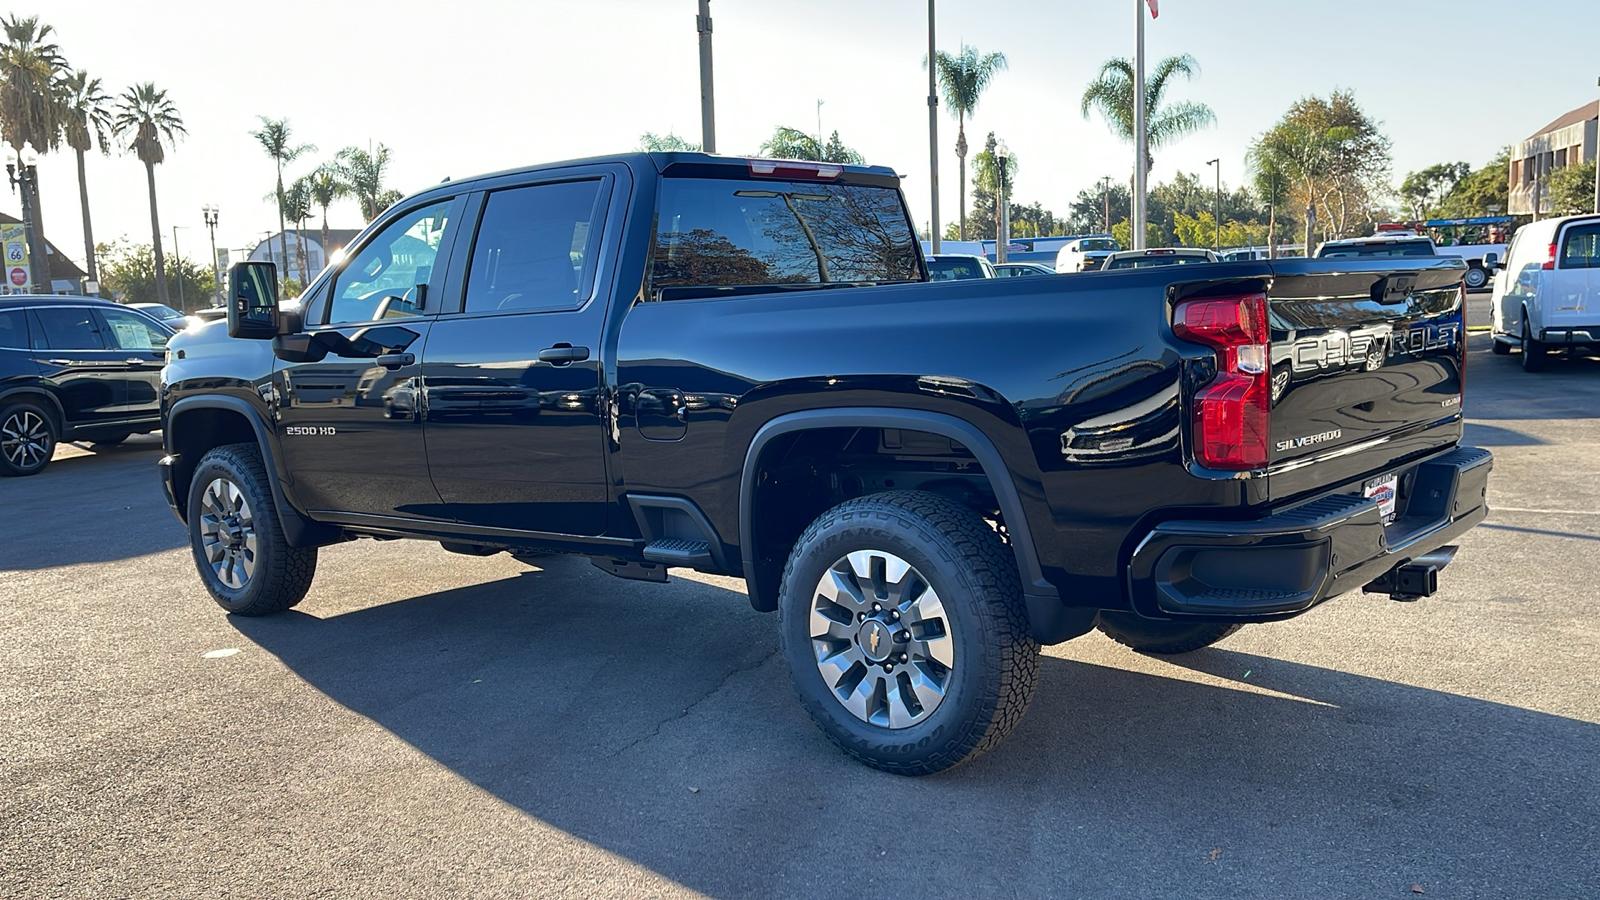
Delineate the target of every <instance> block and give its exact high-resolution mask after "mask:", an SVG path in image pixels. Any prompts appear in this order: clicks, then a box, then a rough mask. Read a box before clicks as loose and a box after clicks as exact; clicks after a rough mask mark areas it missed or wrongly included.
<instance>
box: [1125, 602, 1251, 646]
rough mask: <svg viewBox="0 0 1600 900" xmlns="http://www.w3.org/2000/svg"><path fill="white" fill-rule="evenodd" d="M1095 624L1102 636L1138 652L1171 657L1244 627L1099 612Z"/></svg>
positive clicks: (1208, 643) (1211, 642) (1215, 640)
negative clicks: (1166, 620)
mask: <svg viewBox="0 0 1600 900" xmlns="http://www.w3.org/2000/svg"><path fill="white" fill-rule="evenodd" d="M1095 627H1097V628H1099V629H1100V631H1101V633H1103V634H1104V635H1105V636H1106V637H1108V638H1111V639H1112V640H1113V641H1116V642H1117V643H1119V644H1122V645H1123V646H1126V647H1131V648H1133V649H1134V650H1137V651H1139V652H1140V653H1154V654H1156V655H1158V656H1173V655H1176V654H1179V653H1189V652H1191V651H1194V650H1199V649H1200V648H1201V647H1209V646H1211V645H1212V644H1215V643H1216V642H1217V641H1220V640H1222V639H1223V638H1225V637H1228V636H1229V635H1232V634H1233V633H1234V632H1236V631H1238V630H1239V629H1241V628H1243V627H1244V626H1243V625H1239V624H1233V623H1228V622H1158V621H1155V620H1152V619H1144V618H1140V617H1139V616H1136V615H1134V614H1133V613H1124V612H1102V613H1101V614H1100V619H1099V621H1098V622H1096V623H1095Z"/></svg>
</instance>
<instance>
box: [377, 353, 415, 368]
mask: <svg viewBox="0 0 1600 900" xmlns="http://www.w3.org/2000/svg"><path fill="white" fill-rule="evenodd" d="M416 361H417V357H416V356H415V355H413V354H410V353H385V354H383V355H382V356H380V357H378V365H380V366H383V367H384V368H385V369H388V370H389V371H391V372H392V371H394V370H395V369H398V368H400V367H402V366H409V365H411V364H413V363H415V362H416Z"/></svg>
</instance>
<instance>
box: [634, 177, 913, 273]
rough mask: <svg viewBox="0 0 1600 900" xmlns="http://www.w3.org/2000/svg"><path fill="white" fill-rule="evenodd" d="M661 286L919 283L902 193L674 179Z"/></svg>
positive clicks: (668, 192)
mask: <svg viewBox="0 0 1600 900" xmlns="http://www.w3.org/2000/svg"><path fill="white" fill-rule="evenodd" d="M651 277H652V282H653V285H654V287H655V288H657V289H659V288H664V287H691V286H698V285H741V284H815V283H818V282H824V281H844V282H881V281H910V280H918V279H919V274H918V271H917V244H916V236H915V235H913V234H912V233H911V225H910V223H909V222H907V220H906V215H905V210H904V208H903V206H902V205H901V201H900V193H899V192H898V191H896V190H893V189H890V188H877V187H865V186H859V185H842V184H816V183H811V182H790V181H765V180H749V181H741V180H732V179H698V178H669V179H667V180H666V181H664V182H663V183H662V186H661V216H660V219H659V220H658V221H657V225H656V243H655V260H654V268H653V271H652V276H651Z"/></svg>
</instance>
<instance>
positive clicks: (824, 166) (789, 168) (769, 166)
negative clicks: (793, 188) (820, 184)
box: [749, 159, 844, 181]
mask: <svg viewBox="0 0 1600 900" xmlns="http://www.w3.org/2000/svg"><path fill="white" fill-rule="evenodd" d="M749 163H750V174H751V175H754V176H757V177H760V178H800V179H804V180H806V181H832V180H834V179H835V178H838V177H839V176H840V175H843V174H844V166H841V165H838V164H837V163H819V162H805V161H802V160H793V159H752V160H749Z"/></svg>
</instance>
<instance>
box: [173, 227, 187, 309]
mask: <svg viewBox="0 0 1600 900" xmlns="http://www.w3.org/2000/svg"><path fill="white" fill-rule="evenodd" d="M183 227H184V226H182V225H174V226H172V268H173V269H174V270H175V271H176V274H177V276H178V311H179V312H183V313H186V312H188V310H187V309H184V308H183V307H184V302H183V251H181V250H179V249H178V229H179V228H183Z"/></svg>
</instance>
